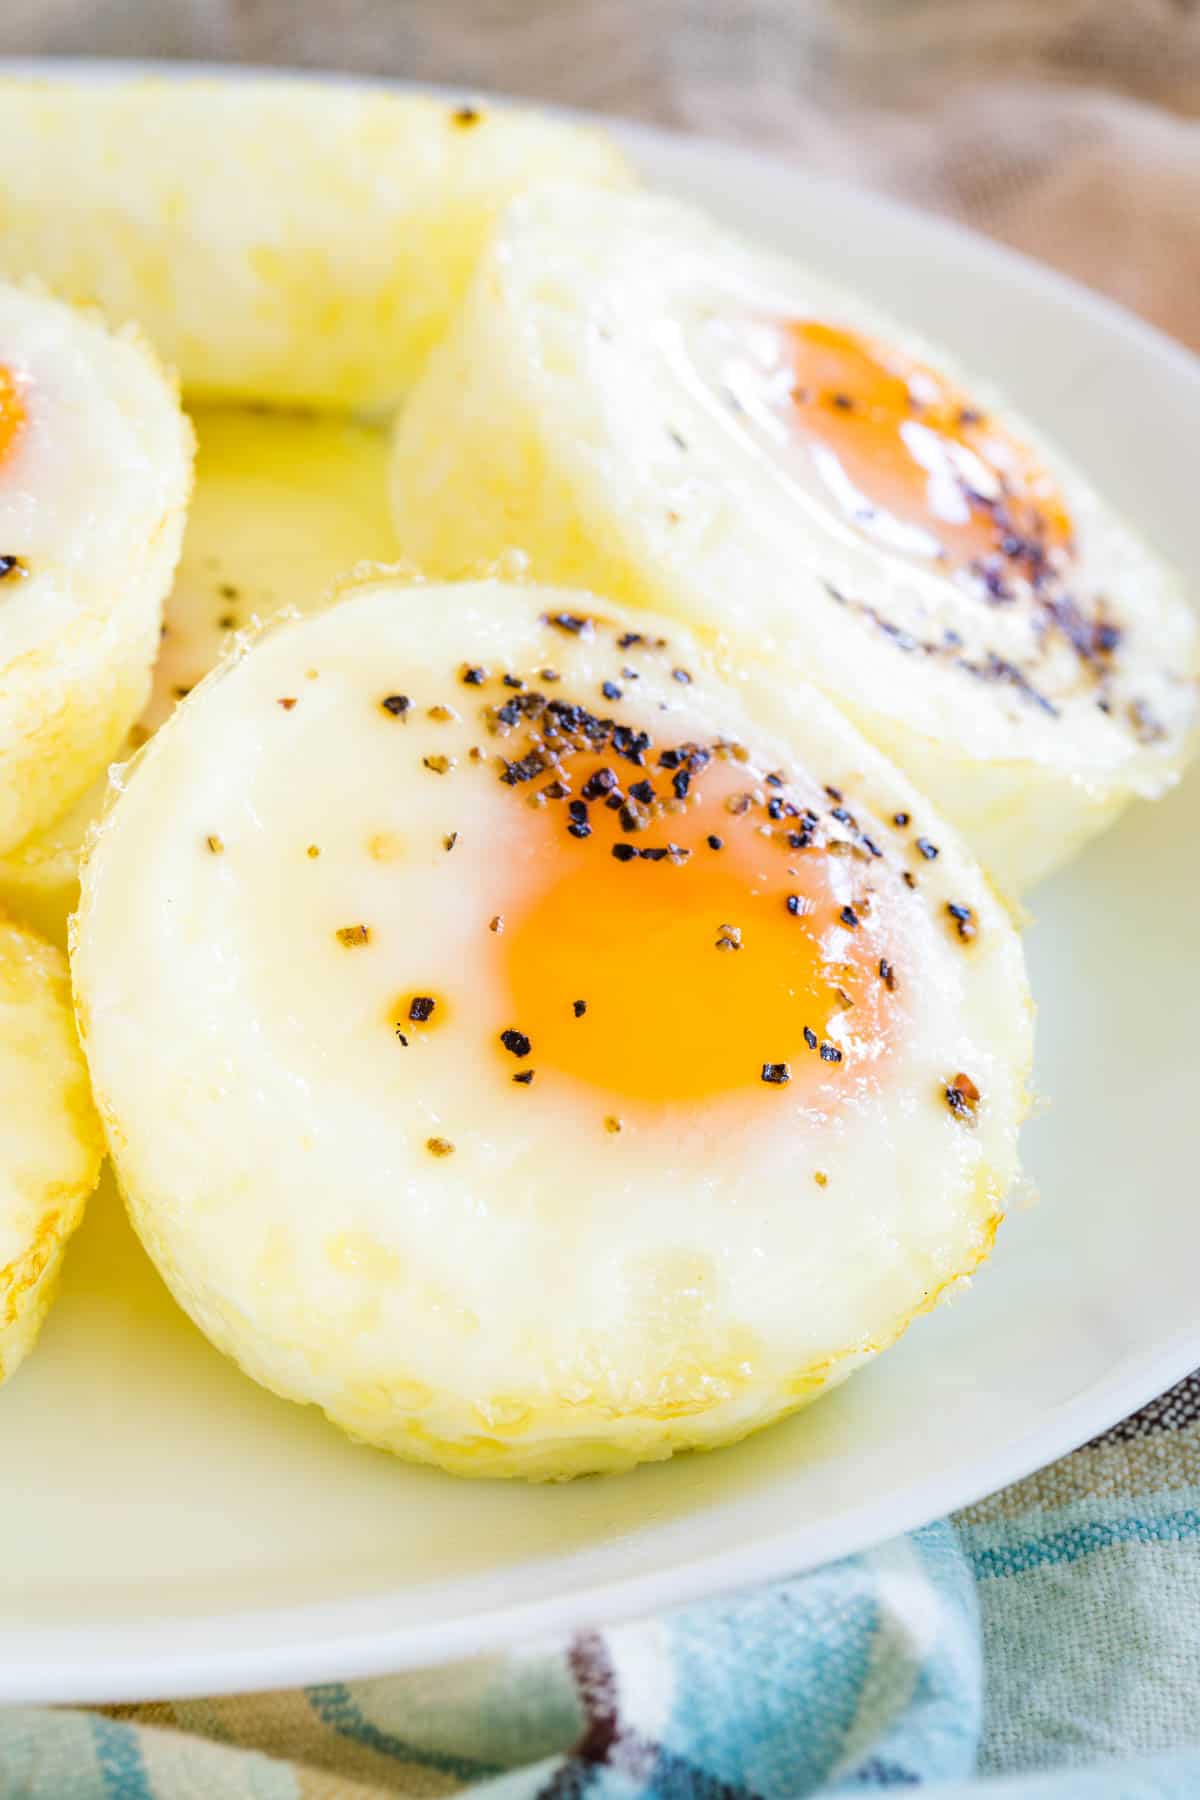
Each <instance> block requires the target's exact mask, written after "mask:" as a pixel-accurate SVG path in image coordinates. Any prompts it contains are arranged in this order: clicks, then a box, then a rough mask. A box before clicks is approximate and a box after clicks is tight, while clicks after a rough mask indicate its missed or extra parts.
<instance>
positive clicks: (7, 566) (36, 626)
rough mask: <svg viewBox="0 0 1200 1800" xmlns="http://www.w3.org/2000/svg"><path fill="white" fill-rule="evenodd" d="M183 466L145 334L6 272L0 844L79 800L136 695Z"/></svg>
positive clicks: (115, 743)
mask: <svg viewBox="0 0 1200 1800" xmlns="http://www.w3.org/2000/svg"><path fill="white" fill-rule="evenodd" d="M191 467H192V436H191V427H190V426H189V424H188V422H187V420H186V419H185V417H184V415H183V413H182V412H181V411H180V408H179V403H178V399H177V397H176V393H175V388H174V384H173V382H172V381H171V380H170V379H169V378H168V377H167V376H166V375H165V374H164V373H163V372H162V370H161V369H160V368H159V367H158V365H157V363H156V362H155V361H154V359H153V357H152V356H151V354H150V352H149V351H148V350H147V348H146V347H145V346H144V345H143V344H142V342H141V341H140V340H139V339H138V338H136V337H135V336H133V335H131V334H129V333H127V332H118V333H114V332H110V331H109V330H108V329H107V328H106V327H105V326H104V324H103V323H102V321H101V320H100V319H99V318H98V317H97V316H95V315H93V314H91V313H82V312H79V311H76V310H75V309H74V308H72V307H69V306H65V305H63V304H62V303H61V302H59V301H57V300H53V299H51V298H49V296H47V295H46V294H44V293H42V292H40V291H36V290H31V289H27V288H23V287H16V286H8V285H6V284H3V283H0V769H2V770H3V777H4V778H3V781H2V782H0V855H3V854H4V853H5V852H7V851H8V850H10V849H11V848H12V847H13V846H14V845H16V844H19V843H21V842H22V841H23V840H24V839H26V838H27V837H29V836H31V835H32V834H33V833H35V832H37V831H39V830H41V829H42V828H43V827H45V826H47V825H49V824H51V823H52V822H53V821H54V820H55V819H56V818H58V817H59V816H61V814H62V813H64V812H65V811H66V810H67V809H68V808H69V807H70V806H71V805H72V804H73V803H74V802H75V801H76V800H77V799H78V798H79V796H80V795H81V794H82V793H83V792H84V790H85V789H86V788H87V787H88V786H89V785H90V784H91V783H92V782H93V781H94V780H95V779H96V777H97V775H98V774H99V773H100V771H101V770H102V769H103V767H104V765H105V763H106V762H107V761H108V760H109V759H110V758H111V757H112V756H114V755H115V754H116V752H117V750H118V748H119V746H120V744H121V742H122V740H123V739H124V737H125V735H126V733H127V732H128V730H129V728H130V726H131V725H132V724H133V722H134V720H135V719H136V717H137V715H138V713H139V711H140V710H141V707H142V705H143V704H144V702H145V699H146V696H147V694H148V692H149V686H150V665H151V663H152V662H153V660H154V655H155V651H156V649H157V647H158V637H159V622H160V618H161V612H162V602H163V598H164V596H165V594H166V592H167V589H168V588H169V587H170V584H171V576H172V573H173V571H174V568H175V562H176V559H177V557H178V555H179V545H180V539H181V536H182V532H183V522H184V514H185V510H186V506H187V500H188V494H189V491H190V486H191Z"/></svg>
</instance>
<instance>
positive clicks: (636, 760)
mask: <svg viewBox="0 0 1200 1800" xmlns="http://www.w3.org/2000/svg"><path fill="white" fill-rule="evenodd" d="M612 747H613V749H614V750H615V751H616V753H617V755H618V756H623V757H624V758H625V760H626V762H631V763H633V764H634V765H635V767H637V768H639V769H640V768H644V766H645V762H646V752H647V750H648V749H649V748H650V733H649V732H648V731H632V730H631V729H630V727H629V726H628V725H614V726H613V732H612Z"/></svg>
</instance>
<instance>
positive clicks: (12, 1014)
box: [0, 915, 102, 1383]
mask: <svg viewBox="0 0 1200 1800" xmlns="http://www.w3.org/2000/svg"><path fill="white" fill-rule="evenodd" d="M101 1155H102V1145H101V1135H100V1125H99V1121H98V1120H97V1118H96V1116H95V1113H94V1111H93V1109H92V1103H91V1095H90V1092H89V1089H88V1078H87V1070H86V1068H85V1066H84V1061H83V1054H82V1052H81V1050H80V1048H79V1042H78V1039H77V1038H76V1035H75V1021H74V1018H73V1016H72V1009H71V987H70V979H69V976H68V971H67V964H66V958H65V957H64V956H63V954H62V952H61V951H60V950H56V949H54V948H52V947H51V946H50V945H49V944H47V943H44V942H43V941H42V940H41V939H40V938H38V937H37V936H35V934H34V933H33V932H31V931H28V930H26V929H25V928H24V927H22V926H19V925H16V924H14V923H13V922H12V921H11V920H9V919H7V918H5V917H4V916H3V915H0V1383H2V1382H4V1381H7V1380H8V1378H9V1377H10V1376H11V1375H13V1374H15V1373H16V1370H17V1367H18V1365H19V1364H20V1363H21V1362H22V1360H23V1359H24V1358H25V1356H26V1355H27V1354H28V1353H29V1351H30V1349H31V1348H32V1346H33V1342H34V1339H35V1338H36V1336H37V1333H38V1330H39V1328H40V1326H41V1323H42V1320H43V1318H44V1317H45V1314H46V1310H47V1308H48V1307H49V1305H50V1302H51V1300H52V1298H53V1295H54V1288H55V1284H56V1282H57V1279H58V1272H59V1269H60V1267H61V1264H62V1259H63V1254H64V1252H65V1249H66V1245H67V1240H68V1239H69V1237H70V1236H71V1233H72V1232H73V1231H74V1230H75V1227H76V1226H77V1225H78V1223H79V1221H80V1219H81V1217H82V1216H83V1209H84V1205H85V1202H86V1200H87V1197H88V1195H89V1194H90V1193H91V1191H92V1189H93V1188H94V1187H95V1185H96V1181H97V1179H98V1177H99V1174H100V1159H101Z"/></svg>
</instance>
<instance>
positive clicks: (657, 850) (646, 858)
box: [638, 844, 671, 862]
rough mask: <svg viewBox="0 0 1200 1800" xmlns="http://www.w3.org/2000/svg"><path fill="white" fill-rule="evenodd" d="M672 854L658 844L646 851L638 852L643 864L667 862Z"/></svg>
mask: <svg viewBox="0 0 1200 1800" xmlns="http://www.w3.org/2000/svg"><path fill="white" fill-rule="evenodd" d="M670 854H671V852H670V851H669V850H666V849H664V848H663V847H662V846H661V845H657V844H655V845H651V846H650V847H649V848H648V849H646V850H639V851H638V855H639V856H640V857H641V859H642V861H643V862H666V860H667V858H668V856H670Z"/></svg>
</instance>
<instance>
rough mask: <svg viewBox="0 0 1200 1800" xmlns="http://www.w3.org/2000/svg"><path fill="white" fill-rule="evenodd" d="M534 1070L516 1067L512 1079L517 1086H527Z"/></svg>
mask: <svg viewBox="0 0 1200 1800" xmlns="http://www.w3.org/2000/svg"><path fill="white" fill-rule="evenodd" d="M536 1072H537V1071H536V1070H534V1069H518V1070H517V1072H516V1074H515V1075H514V1076H513V1080H514V1081H515V1082H516V1083H517V1085H518V1086H519V1087H528V1086H529V1084H530V1082H531V1081H532V1080H533V1077H534V1075H535V1074H536Z"/></svg>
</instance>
